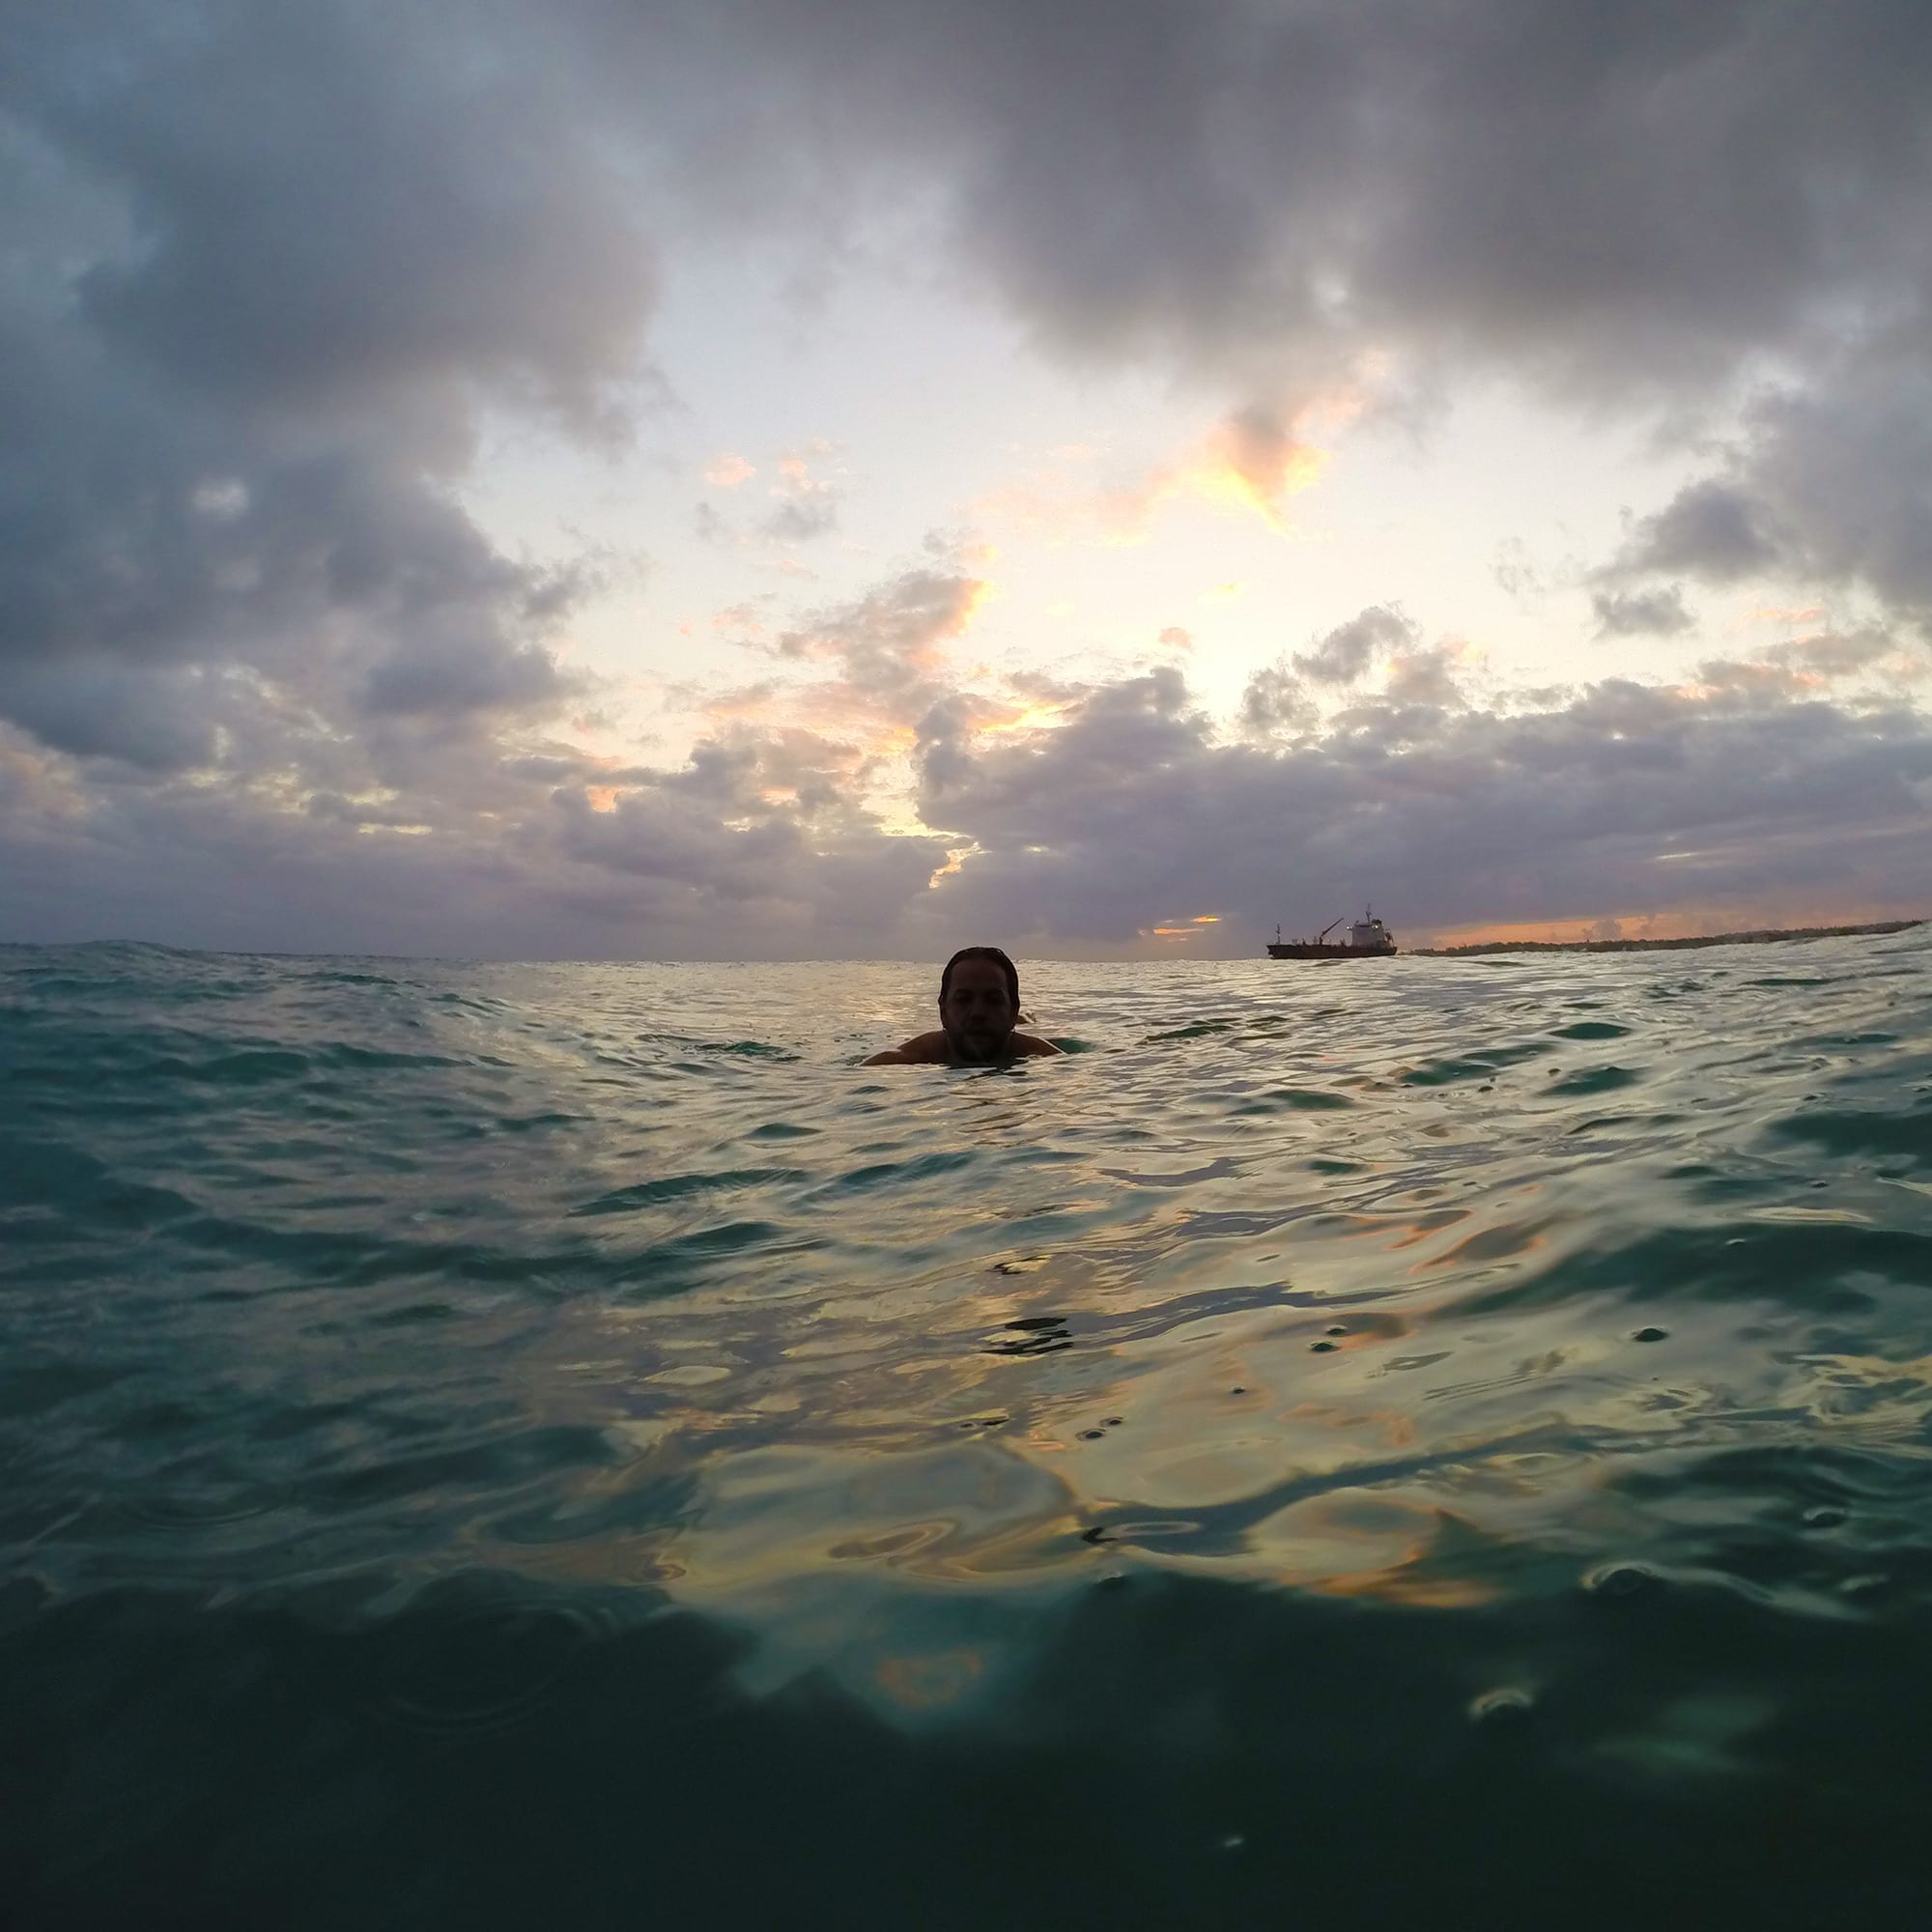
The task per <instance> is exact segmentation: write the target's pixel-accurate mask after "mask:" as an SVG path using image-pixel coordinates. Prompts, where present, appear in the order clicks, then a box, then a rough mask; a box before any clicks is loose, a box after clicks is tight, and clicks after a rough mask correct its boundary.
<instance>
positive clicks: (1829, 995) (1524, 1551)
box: [0, 931, 1932, 1932]
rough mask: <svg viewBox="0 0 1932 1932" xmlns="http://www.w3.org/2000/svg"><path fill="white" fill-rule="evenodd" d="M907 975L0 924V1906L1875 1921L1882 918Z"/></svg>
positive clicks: (1905, 1275) (604, 1915)
mask: <svg viewBox="0 0 1932 1932" xmlns="http://www.w3.org/2000/svg"><path fill="white" fill-rule="evenodd" d="M930 979H931V971H930V969H929V968H926V967H911V966H908V967H903V968H901V967H863V968H846V967H838V968H833V967H814V966H784V967H750V966H747V967H723V968H720V967H709V966H706V967H699V966H680V967H665V966H629V967H569V966H567V967H508V966H489V967H477V966H441V965H423V964H419V963H406V962H396V961H371V960H308V959H298V960H289V959H270V958H244V957H228V956H212V955H197V954H184V953H178V952H164V951H160V950H156V949H147V948H116V947H98V948H76V949H67V950H59V951H51V950H48V951H43V950H36V949H21V948H13V949H0V1542H4V1566H3V1567H0V1923H5V1924H6V1925H8V1926H10V1927H14V1926H18V1927H39V1926H48V1927H56V1926H58V1927H68V1926H93V1925H103V1926H111V1925H128V1926H142V1927H153V1926H156V1925H174V1924H193V1925H200V1926H209V1927H219V1926H235V1927H248V1928H258V1927H280V1926H295V1927H333V1926H354V1927H356V1928H366V1927H388V1926H395V1927H407V1928H412V1932H415V1929H416V1928H436V1927H444V1926H450V1927H456V1926H461V1927H466V1928H473V1927H486V1926H531V1925H538V1924H544V1925H560V1926H576V1925H583V1926H603V1925H613V1926H618V1925H636V1926H655V1925H660V1924H664V1925H668V1924H673V1923H675V1924H685V1923H699V1924H709V1925H720V1926H737V1925H747V1926H749V1925H761V1926H762V1925H780V1926H786V1927H798V1926H820V1925H823V1926H840V1927H862V1926H864V1927H869V1926H893V1927H901V1926H904V1927H928V1926H930V1927H951V1926H974V1927H993V1928H999V1927H1033V1926H1039V1927H1054V1928H1065V1927H1081V1926H1096V1927H1097V1926H1109V1927H1121V1926H1142V1925H1148V1926H1204V1927H1215V1928H1237V1927H1249V1926H1275V1925H1281V1926H1298V1925H1304V1924H1306V1925H1316V1924H1320V1925H1322V1926H1324V1927H1328V1926H1337V1925H1341V1926H1348V1925H1383V1924H1396V1923H1401V1924H1404V1925H1409V1924H1420V1923H1423V1922H1432V1923H1435V1924H1437V1925H1444V1926H1461V1925H1474V1924H1483V1925H1497V1924H1512V1925H1514V1924H1521V1925H1525V1926H1530V1925H1535V1926H1551V1927H1555V1926H1578V1925H1597V1924H1604V1925H1617V1926H1619V1927H1628V1926H1630V1925H1631V1924H1633V1923H1638V1922H1651V1923H1655V1922H1659V1921H1664V1922H1673V1923H1677V1922H1695V1920H1698V1919H1701V1921H1702V1922H1704V1923H1707V1924H1711V1925H1723V1926H1728V1925H1750V1926H1763V1925H1772V1924H1792V1925H1798V1924H1804V1925H1807V1926H1818V1925H1833V1924H1842V1923H1846V1922H1848V1920H1849V1919H1850V1918H1852V1917H1853V1916H1855V1915H1865V1914H1870V1913H1874V1912H1889V1913H1891V1914H1893V1915H1896V1918H1895V1920H1894V1922H1897V1923H1900V1924H1907V1925H1916V1924H1923V1923H1926V1922H1927V1915H1928V1908H1932V1883H1928V1874H1932V1854H1928V1851H1927V1848H1926V1839H1927V1817H1928V1812H1929V1811H1932V1482H1928V1477H1932V1463H1928V1449H1932V1429H1929V1428H1928V1425H1932V941H1928V937H1927V935H1926V933H1924V932H1923V931H1918V932H1910V933H1904V934H1900V935H1897V936H1895V937H1892V938H1889V939H1884V940H1878V941H1859V940H1840V941H1829V942H1816V943H1810V944H1804V945H1791V946H1782V947H1758V948H1726V949H1721V950H1717V951H1712V952H1699V953H1696V954H1694V955H1686V954H1683V953H1652V954H1636V955H1624V956H1609V957H1585V956H1576V955H1572V956H1556V957H1548V956H1546V957H1542V958H1524V957H1517V958H1508V957H1503V958H1492V959H1485V960H1480V961H1474V960H1467V961H1449V960H1424V959H1397V960H1394V961H1389V962H1378V963H1376V964H1372V965H1362V966H1358V967H1353V968H1345V967H1321V966H1316V967H1309V966H1293V965H1288V966H1277V965H1273V964H1271V963H1267V962H1258V963H1255V964H1252V965H1230V966H1208V965H1202V966H1192V967H1188V966H1180V965H1174V966H1160V967H1138V968H1134V967H1129V968H1112V967H1108V968H1100V967H1066V966H1061V967H1041V968H1038V969H1037V970H1034V971H1031V972H1030V973H1029V976H1028V979H1029V984H1028V1001H1029V1005H1030V1006H1032V1007H1033V1009H1035V1011H1036V1013H1037V1018H1038V1021H1039V1024H1040V1025H1041V1027H1042V1028H1043V1029H1044V1030H1045V1031H1047V1032H1048V1033H1050V1034H1052V1035H1053V1036H1055V1037H1058V1038H1060V1039H1061V1040H1062V1041H1063V1042H1066V1043H1071V1044H1077V1045H1078V1046H1080V1047H1081V1048H1083V1049H1084V1050H1082V1051H1080V1052H1077V1053H1076V1054H1075V1055H1074V1056H1072V1057H1070V1058H1069V1059H1067V1060H1065V1061H1063V1062H1054V1063H1047V1064H1035V1065H1029V1066H1025V1067H1023V1068H1020V1069H1018V1070H1014V1071H1011V1072H1007V1073H980V1072H969V1073H948V1072H944V1071H940V1070H936V1069H928V1068H909V1067H899V1068H883V1069H869V1070H867V1069H862V1068H860V1067H859V1066H858V1065H857V1064H856V1062H857V1060H858V1059H859V1058H860V1057H861V1056H862V1055H863V1053H864V1052H865V1051H866V1050H867V1049H868V1048H870V1047H871V1046H873V1045H876V1044H879V1043H881V1042H883V1041H887V1040H890V1039H892V1038H894V1037H897V1036H898V1035H899V1034H901V1033H902V1032H904V1031H907V1030H909V1029H911V1028H912V1027H914V1026H917V1025H922V1024H923V1023H924V1021H925V1018H926V1012H927V1007H926V1003H927V1001H928V999H929V996H930V984H929V981H930ZM1687 1914H1688V1915H1691V1916H1692V1917H1691V1918H1689V1919H1687V1918H1686V1915H1687Z"/></svg>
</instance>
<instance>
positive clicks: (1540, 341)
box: [0, 0, 1932, 959]
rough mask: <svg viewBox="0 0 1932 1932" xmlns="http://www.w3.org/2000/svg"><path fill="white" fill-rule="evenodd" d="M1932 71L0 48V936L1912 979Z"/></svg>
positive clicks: (1628, 61) (1928, 64)
mask: <svg viewBox="0 0 1932 1932" xmlns="http://www.w3.org/2000/svg"><path fill="white" fill-rule="evenodd" d="M1929 96H1932V9H1927V8H1926V7H1925V6H1924V5H1923V0H1839V4H1837V5H1835V6H1833V7H1831V8H1812V7H1796V6H1792V5H1790V4H1788V0H1700V4H1699V5H1697V6H1695V7H1685V6H1682V5H1680V4H1675V0H1614V4H1613V0H1575V4H1571V5H1567V6H1563V7H1551V6H1549V5H1548V4H1547V0H1268V4H1252V3H1251V0H1185V4H1182V0H1104V4H1102V0H980V4H979V5H977V6H974V7H970V8H968V7H961V6H958V5H956V4H954V0H546V3H545V4H544V5H542V6H541V7H539V6H536V5H524V4H510V0H465V4H463V5H436V4H418V0H301V4H298V5H297V4H284V0H237V3H236V4H178V3H177V0H11V4H10V5H9V6H8V7H7V8H6V10H5V12H4V16H0V940H12V941H35V942H65V941H74V940H88V939H119V940H142V941H152V942H157V943H162V944H169V945H179V946H190V947H204V948H213V949H236V950H249V951H253V950H261V951H283V952H355V953H370V952H375V953H414V954H435V955H444V956H480V957H497V958H633V957H635V958H656V959H763V958H825V959H837V958H863V957H881V958H916V959H917V958H929V957H943V956H945V955H946V954H947V953H949V952H952V950H953V948H954V947H956V946H958V945H963V944H969V943H993V944H1003V945H1006V946H1007V947H1009V949H1010V950H1012V951H1014V952H1016V953H1022V954H1026V955H1030V956H1036V957H1039V956H1045V957H1069V958H1094V959H1106V958H1115V957H1119V958H1136V957H1173V956H1188V955H1193V956H1200V957H1206V958H1230V957H1232V958H1240V957H1249V956H1256V955H1259V953H1260V952H1261V950H1262V947H1263V944H1264V941H1265V940H1266V939H1268V938H1270V937H1272V936H1273V932H1274V929H1275V927H1276V926H1277V924H1279V925H1281V926H1282V927H1284V928H1285V929H1286V931H1287V932H1288V933H1289V934H1291V935H1307V934H1312V933H1313V932H1314V931H1316V930H1317V929H1318V928H1320V927H1321V926H1323V925H1326V924H1327V923H1329V922H1330V921H1331V920H1334V919H1336V918H1338V917H1340V916H1343V915H1348V914H1354V913H1358V912H1359V911H1360V909H1361V908H1362V906H1363V905H1364V904H1367V903H1371V902H1372V903H1373V905H1374V907H1375V910H1376V911H1377V913H1378V914H1379V915H1380V916H1381V917H1383V918H1384V919H1385V920H1386V921H1387V922H1388V923H1389V924H1390V925H1391V926H1392V927H1393V928H1394V929H1395V931H1396V933H1397V936H1398V939H1399V941H1400V942H1401V943H1403V944H1404V945H1405V946H1408V945H1424V944H1431V943H1435V944H1448V943H1456V942H1459V941H1467V940H1471V939H1482V938H1493V937H1524V938H1577V937H1589V936H1601V937H1626V938H1634V937H1643V936H1646V935H1649V936H1676V935H1681V934H1688V933H1694V932H1704V931H1721V930H1733V929H1738V928H1741V927H1751V926H1765V925H1796V924H1811V923H1849V922H1853V921H1861V920H1877V919H1885V918H1894V917H1910V916H1914V915H1918V914H1922V913H1928V912H1932V837H1928V834H1932V717H1929V716H1928V711H1927V697H1928V691H1932V224H1928V223H1927V222H1926V220H1925V218H1924V210H1925V209H1926V208H1927V207H1932V99H1928V97H1929Z"/></svg>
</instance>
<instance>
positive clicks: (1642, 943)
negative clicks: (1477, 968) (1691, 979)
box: [1410, 919, 1925, 959]
mask: <svg viewBox="0 0 1932 1932" xmlns="http://www.w3.org/2000/svg"><path fill="white" fill-rule="evenodd" d="M1924 923H1925V922H1924V921H1923V920H1922V919H1888V920H1881V921H1880V922H1879V923H1877V924H1875V925H1799V926H1793V927H1791V928H1790V929H1789V930H1785V931H1774V930H1770V929H1766V928H1760V929H1759V930H1756V931H1753V932H1708V933H1704V934H1702V935H1701V936H1699V937H1697V938H1694V939H1497V940H1492V941H1490V942H1489V943H1488V944H1485V945H1476V946H1418V947H1415V948H1412V949H1411V952H1410V956H1411V957H1413V958H1418V959H1455V958H1465V957H1467V956H1468V955H1469V954H1471V953H1476V952H1684V951H1687V950H1688V949H1690V948H1691V947H1697V946H1765V945H1768V944H1770V942H1771V941H1773V940H1775V939H1853V938H1860V937H1862V936H1864V935H1867V934H1876V933H1884V932H1909V931H1910V930H1911V929H1912V927H1914V926H1915V925H1923V924H1924Z"/></svg>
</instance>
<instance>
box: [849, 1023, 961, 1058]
mask: <svg viewBox="0 0 1932 1932" xmlns="http://www.w3.org/2000/svg"><path fill="white" fill-rule="evenodd" d="M951 1058H952V1048H951V1047H950V1046H949V1045H948V1044H947V1039H946V1035H945V1033H944V1032H943V1031H934V1032H932V1033H919V1034H914V1035H913V1037H911V1038H910V1039H907V1040H901V1041H900V1042H899V1044H898V1045H897V1046H889V1047H887V1048H886V1050H885V1051H884V1052H883V1053H875V1054H873V1056H872V1057H871V1059H869V1060H868V1061H867V1062H866V1063H865V1065H867V1066H922V1065H931V1064H932V1063H933V1062H935V1061H945V1060H950V1059H951Z"/></svg>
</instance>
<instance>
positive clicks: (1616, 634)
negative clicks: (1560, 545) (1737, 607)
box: [1590, 583, 1697, 638]
mask: <svg viewBox="0 0 1932 1932" xmlns="http://www.w3.org/2000/svg"><path fill="white" fill-rule="evenodd" d="M1590 608H1591V609H1592V610H1593V611H1595V612H1596V613H1597V634H1598V636H1599V637H1605V638H1641V637H1657V638H1668V637H1674V636H1675V635H1676V634H1677V633H1678V632H1679V631H1688V630H1690V628H1691V627H1692V625H1694V624H1695V623H1696V621H1697V620H1696V619H1695V618H1694V617H1692V616H1691V614H1690V611H1687V610H1686V609H1685V608H1684V592H1683V590H1682V589H1681V588H1680V587H1679V586H1678V585H1677V584H1675V583H1669V584H1664V585H1662V587H1661V588H1658V589H1655V590H1597V591H1593V592H1592V593H1591V596H1590Z"/></svg>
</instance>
